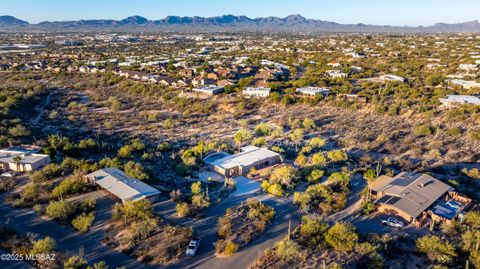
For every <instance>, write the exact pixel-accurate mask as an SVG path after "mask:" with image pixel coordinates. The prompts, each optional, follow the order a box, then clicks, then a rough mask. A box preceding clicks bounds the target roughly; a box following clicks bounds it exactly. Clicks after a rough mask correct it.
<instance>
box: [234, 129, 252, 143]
mask: <svg viewBox="0 0 480 269" xmlns="http://www.w3.org/2000/svg"><path fill="white" fill-rule="evenodd" d="M252 138H253V135H252V133H251V132H250V131H249V130H247V129H240V130H238V132H237V133H236V134H235V137H234V140H235V144H237V145H238V146H241V145H242V144H243V143H245V142H247V141H250V140H252Z"/></svg>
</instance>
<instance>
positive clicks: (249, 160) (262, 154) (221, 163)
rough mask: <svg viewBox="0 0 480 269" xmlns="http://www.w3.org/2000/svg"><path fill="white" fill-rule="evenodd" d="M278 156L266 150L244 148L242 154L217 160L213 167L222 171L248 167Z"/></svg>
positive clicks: (252, 147) (253, 147)
mask: <svg viewBox="0 0 480 269" xmlns="http://www.w3.org/2000/svg"><path fill="white" fill-rule="evenodd" d="M278 156H280V155H279V154H278V153H276V152H273V151H271V150H268V149H266V148H258V147H255V146H246V147H243V148H242V152H240V153H237V154H234V155H230V156H227V157H225V158H222V159H220V160H217V161H215V162H214V163H213V165H215V166H218V167H220V168H223V169H230V168H233V167H237V166H250V165H253V164H255V163H257V162H259V161H262V160H266V159H269V158H274V157H278Z"/></svg>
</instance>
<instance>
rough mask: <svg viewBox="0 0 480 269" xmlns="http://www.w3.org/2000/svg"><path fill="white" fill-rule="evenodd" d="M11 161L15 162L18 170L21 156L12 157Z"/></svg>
mask: <svg viewBox="0 0 480 269" xmlns="http://www.w3.org/2000/svg"><path fill="white" fill-rule="evenodd" d="M13 161H14V162H15V164H16V166H17V171H20V162H21V161H22V157H20V156H15V157H13Z"/></svg>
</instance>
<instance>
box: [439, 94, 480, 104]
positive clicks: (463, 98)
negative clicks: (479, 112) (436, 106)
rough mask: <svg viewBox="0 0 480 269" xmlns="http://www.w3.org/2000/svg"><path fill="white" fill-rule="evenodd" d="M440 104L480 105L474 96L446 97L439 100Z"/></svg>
mask: <svg viewBox="0 0 480 269" xmlns="http://www.w3.org/2000/svg"><path fill="white" fill-rule="evenodd" d="M439 100H440V102H442V103H463V104H475V105H480V98H479V97H478V96H474V95H448V96H447V98H440V99H439Z"/></svg>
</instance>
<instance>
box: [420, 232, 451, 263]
mask: <svg viewBox="0 0 480 269" xmlns="http://www.w3.org/2000/svg"><path fill="white" fill-rule="evenodd" d="M416 246H417V250H418V252H420V253H422V254H425V255H427V257H428V259H429V260H430V261H432V262H438V263H442V264H451V263H452V262H453V258H455V257H456V256H457V253H456V252H455V247H454V246H453V245H452V244H451V243H450V242H448V241H446V240H444V241H442V240H441V239H440V238H439V237H438V236H436V235H425V236H423V237H421V238H419V239H417V241H416Z"/></svg>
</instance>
